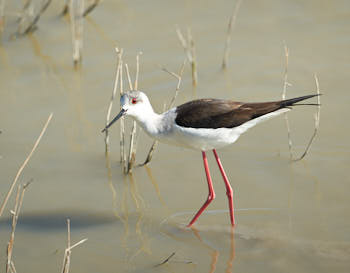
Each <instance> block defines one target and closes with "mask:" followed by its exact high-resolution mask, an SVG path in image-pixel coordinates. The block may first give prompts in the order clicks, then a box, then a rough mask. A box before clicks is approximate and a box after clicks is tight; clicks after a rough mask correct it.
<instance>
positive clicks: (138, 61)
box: [134, 52, 142, 90]
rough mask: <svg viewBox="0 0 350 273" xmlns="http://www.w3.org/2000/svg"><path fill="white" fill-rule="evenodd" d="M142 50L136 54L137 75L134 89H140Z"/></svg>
mask: <svg viewBox="0 0 350 273" xmlns="http://www.w3.org/2000/svg"><path fill="white" fill-rule="evenodd" d="M141 54H142V52H139V53H137V55H136V75H135V83H134V90H137V89H138V85H139V84H138V83H139V73H140V55H141Z"/></svg>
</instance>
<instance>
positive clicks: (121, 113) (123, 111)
mask: <svg viewBox="0 0 350 273" xmlns="http://www.w3.org/2000/svg"><path fill="white" fill-rule="evenodd" d="M125 113H126V110H125V109H123V108H122V110H120V112H119V114H118V115H117V116H116V117H115V118H114V119H113V120H112V121H111V122H110V123H109V124H108V125H107V126H106V127H105V128H104V129H103V130H102V133H103V132H104V131H106V130H107V129H108V128H109V127H111V125H112V124H113V123H114V122H116V121H117V120H118V119H120V118H121V117H122V116H124V115H125Z"/></svg>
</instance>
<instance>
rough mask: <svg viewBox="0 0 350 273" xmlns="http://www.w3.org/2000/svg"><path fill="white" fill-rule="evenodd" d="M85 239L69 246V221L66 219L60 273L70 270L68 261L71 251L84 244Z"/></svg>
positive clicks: (66, 272)
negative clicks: (65, 238) (64, 246)
mask: <svg viewBox="0 0 350 273" xmlns="http://www.w3.org/2000/svg"><path fill="white" fill-rule="evenodd" d="M86 241H87V238H85V239H83V240H80V241H79V242H77V243H75V244H74V245H71V239H70V220H69V219H67V248H66V250H65V251H64V257H63V266H62V273H68V272H69V268H70V259H71V257H70V256H71V254H72V249H73V248H75V247H77V246H78V245H81V244H82V243H84V242H86Z"/></svg>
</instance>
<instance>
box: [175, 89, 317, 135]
mask: <svg viewBox="0 0 350 273" xmlns="http://www.w3.org/2000/svg"><path fill="white" fill-rule="evenodd" d="M314 96H317V95H308V96H303V97H298V98H294V99H289V100H282V101H273V102H258V103H242V102H235V101H230V100H219V99H200V100H194V101H190V102H187V103H185V104H182V105H180V106H178V107H177V108H176V113H177V116H176V119H175V122H176V124H177V125H179V126H183V127H191V128H213V129H216V128H234V127H237V126H239V125H241V124H243V123H245V122H247V121H249V120H252V119H255V118H257V117H260V116H263V115H266V114H268V113H271V112H274V111H277V110H279V109H281V108H286V107H289V106H293V104H295V103H297V102H299V101H302V100H305V99H308V98H311V97H314Z"/></svg>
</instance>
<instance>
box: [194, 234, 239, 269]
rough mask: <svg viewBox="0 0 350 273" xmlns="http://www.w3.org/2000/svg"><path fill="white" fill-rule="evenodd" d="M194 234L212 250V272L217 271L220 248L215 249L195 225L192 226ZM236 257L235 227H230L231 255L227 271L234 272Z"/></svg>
mask: <svg viewBox="0 0 350 273" xmlns="http://www.w3.org/2000/svg"><path fill="white" fill-rule="evenodd" d="M191 229H192V231H193V234H194V235H195V236H196V238H197V239H198V240H199V241H200V242H201V243H202V244H203V246H204V247H206V248H208V249H209V251H210V252H211V263H210V271H209V272H210V273H213V272H215V269H216V264H217V262H218V259H219V255H220V252H219V250H217V249H215V248H214V247H212V246H211V244H209V243H207V242H205V241H204V240H203V239H202V237H201V235H200V232H199V230H198V229H196V228H195V227H191ZM234 258H235V244H234V228H232V227H231V228H230V255H229V259H228V261H227V267H226V271H225V272H227V273H232V266H233V260H234Z"/></svg>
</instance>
